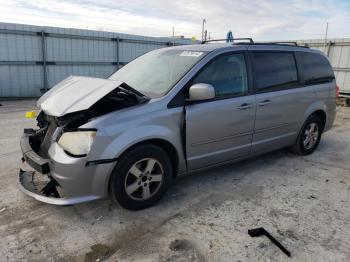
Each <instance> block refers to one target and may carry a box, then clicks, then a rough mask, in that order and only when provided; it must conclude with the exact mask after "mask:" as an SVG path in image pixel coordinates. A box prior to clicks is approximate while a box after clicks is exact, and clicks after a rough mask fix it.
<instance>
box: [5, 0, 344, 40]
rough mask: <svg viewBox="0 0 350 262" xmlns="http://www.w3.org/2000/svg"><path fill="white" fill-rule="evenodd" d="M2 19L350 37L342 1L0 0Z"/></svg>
mask: <svg viewBox="0 0 350 262" xmlns="http://www.w3.org/2000/svg"><path fill="white" fill-rule="evenodd" d="M0 7H1V8H0V21H9V22H21V23H30V24H40V25H48V26H65V27H79V28H88V29H98V30H106V31H117V32H124V33H131V34H141V35H152V36H169V35H171V32H172V26H174V27H175V33H176V34H177V35H185V36H187V37H191V36H193V35H194V36H197V38H200V35H201V20H202V19H203V18H206V20H207V24H206V27H207V29H208V31H209V32H211V35H212V37H215V38H220V37H225V35H226V32H227V31H228V30H232V31H233V34H234V36H235V37H253V38H254V39H259V40H272V39H281V40H282V39H302V38H323V37H324V32H325V25H326V22H329V37H350V3H349V2H347V1H346V0H338V1H336V0H311V1H310V0H294V1H287V0H283V1H278V0H266V1H242V0H217V1H213V0H202V1H200V0H192V1H188V0H173V1H158V0H148V1H136V0H118V1H114V0H99V1H92V0H86V1H83V0H76V1H74V0H66V1H57V0H46V1H44V0H32V1H25V0H13V1H9V0H2V1H1V4H0Z"/></svg>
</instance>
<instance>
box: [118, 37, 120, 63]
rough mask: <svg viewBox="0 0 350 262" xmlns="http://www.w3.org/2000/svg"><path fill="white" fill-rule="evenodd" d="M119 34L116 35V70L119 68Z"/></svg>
mask: <svg viewBox="0 0 350 262" xmlns="http://www.w3.org/2000/svg"><path fill="white" fill-rule="evenodd" d="M119 60H120V59H119V36H117V70H119V63H120V61H119Z"/></svg>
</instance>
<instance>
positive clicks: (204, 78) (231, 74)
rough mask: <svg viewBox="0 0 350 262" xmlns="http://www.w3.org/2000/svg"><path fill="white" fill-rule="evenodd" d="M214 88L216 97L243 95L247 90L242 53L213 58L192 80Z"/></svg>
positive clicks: (194, 82)
mask: <svg viewBox="0 0 350 262" xmlns="http://www.w3.org/2000/svg"><path fill="white" fill-rule="evenodd" d="M197 83H206V84H211V85H212V86H213V87H214V88H215V96H216V98H219V99H220V98H227V97H233V96H240V95H244V94H246V93H247V91H248V79H247V70H246V64H245V59H244V55H243V54H227V55H222V56H219V57H217V58H214V59H213V60H212V61H211V62H209V64H207V65H206V66H205V67H204V69H203V70H202V71H200V72H199V74H198V75H196V76H195V77H194V79H193V80H192V84H197Z"/></svg>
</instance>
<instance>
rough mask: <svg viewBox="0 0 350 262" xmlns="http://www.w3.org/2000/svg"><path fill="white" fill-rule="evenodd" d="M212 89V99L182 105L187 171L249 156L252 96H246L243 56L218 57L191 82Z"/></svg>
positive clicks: (252, 117)
mask: <svg viewBox="0 0 350 262" xmlns="http://www.w3.org/2000/svg"><path fill="white" fill-rule="evenodd" d="M196 83H206V84H211V85H212V86H213V87H214V88H215V99H213V100H211V101H202V102H198V103H195V104H188V105H186V151H187V163H188V169H189V170H195V169H199V168H203V167H207V166H210V165H215V164H219V163H222V162H225V161H229V160H233V159H235V158H239V157H243V156H246V155H248V154H249V153H250V150H251V143H252V136H253V128H254V117H255V96H254V95H249V91H248V77H247V67H246V62H245V55H244V54H243V53H229V54H223V55H219V56H217V57H216V58H214V59H213V60H212V61H211V62H209V63H208V64H207V65H206V66H205V67H204V68H203V69H202V70H200V71H199V73H198V74H197V75H196V76H195V77H194V79H193V80H192V81H191V84H196Z"/></svg>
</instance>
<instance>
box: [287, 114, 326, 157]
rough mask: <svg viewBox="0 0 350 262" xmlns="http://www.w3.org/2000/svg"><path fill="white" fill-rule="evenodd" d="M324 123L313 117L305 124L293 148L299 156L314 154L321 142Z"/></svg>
mask: <svg viewBox="0 0 350 262" xmlns="http://www.w3.org/2000/svg"><path fill="white" fill-rule="evenodd" d="M322 128H323V126H322V121H321V120H320V118H319V117H317V116H315V115H311V116H310V117H309V118H308V119H307V120H306V121H305V123H304V125H303V127H302V129H301V131H300V133H299V136H298V138H297V141H296V143H295V144H294V146H293V147H292V150H293V152H295V153H297V154H299V155H309V154H311V153H313V152H314V151H315V150H316V148H317V146H318V144H319V143H320V140H321V134H322Z"/></svg>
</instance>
